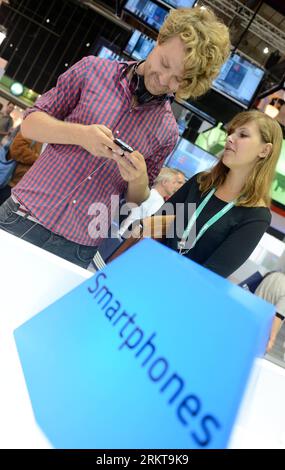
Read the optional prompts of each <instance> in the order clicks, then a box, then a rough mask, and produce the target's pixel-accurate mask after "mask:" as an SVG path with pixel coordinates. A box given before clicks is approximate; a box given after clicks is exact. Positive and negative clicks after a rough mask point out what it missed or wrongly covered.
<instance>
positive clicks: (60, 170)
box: [12, 56, 178, 246]
mask: <svg viewBox="0 0 285 470" xmlns="http://www.w3.org/2000/svg"><path fill="white" fill-rule="evenodd" d="M126 67H127V64H126V63H120V62H112V61H109V60H106V59H100V58H97V57H94V56H89V57H85V58H84V59H82V60H81V61H80V62H78V63H77V64H75V65H74V66H73V67H71V68H70V69H69V70H68V71H67V72H65V73H64V74H63V75H61V76H60V77H59V79H58V82H57V85H56V87H54V88H52V89H51V90H50V91H48V92H47V93H45V94H44V95H43V96H42V97H41V98H40V99H38V101H37V103H36V105H35V106H34V107H33V108H31V109H29V110H28V111H27V112H26V114H25V117H26V116H27V115H28V114H30V113H32V112H34V111H43V112H46V113H48V114H49V115H51V116H54V117H55V118H57V119H60V120H63V121H67V122H74V123H82V124H87V125H88V124H94V123H98V124H103V125H105V126H107V127H109V128H110V129H111V130H112V132H113V134H114V135H116V136H118V137H120V138H121V139H122V140H124V141H126V142H127V143H128V144H129V145H130V146H132V147H133V148H135V149H136V150H138V151H139V152H140V153H141V154H142V155H143V156H144V158H145V160H146V164H147V170H148V175H149V181H150V185H152V183H153V180H154V178H155V177H156V176H157V174H158V173H159V170H160V168H161V166H162V164H163V162H164V160H165V158H166V157H167V156H168V155H169V154H170V152H171V151H172V150H173V148H174V146H175V144H176V142H177V139H178V129H177V125H176V122H175V118H174V116H173V113H172V110H171V106H170V103H169V101H166V102H163V103H159V102H155V101H154V102H152V103H148V104H145V105H141V106H136V107H135V108H133V109H131V99H132V94H131V91H130V84H129V81H128V79H127V77H126V73H124V71H125V70H126ZM103 163H104V165H103V166H102V164H103ZM96 169H98V171H96V173H94V174H93V175H91V176H90V174H92V172H94V170H96ZM126 189H127V183H126V182H125V181H124V180H123V179H122V177H121V175H120V172H119V169H118V166H117V164H116V163H115V162H114V161H112V160H109V159H105V158H102V157H96V156H94V155H92V154H90V153H89V152H87V151H86V150H85V149H84V148H82V147H80V146H76V145H59V144H51V145H48V146H47V147H46V149H45V151H44V152H43V154H42V155H41V156H40V158H39V159H38V160H37V161H36V162H35V164H34V165H33V166H32V168H31V169H30V171H28V173H26V175H25V176H24V177H23V178H22V180H21V181H20V182H19V183H18V184H17V185H16V186H15V188H14V189H13V191H12V192H13V195H14V196H16V198H17V199H18V200H19V202H20V203H21V204H22V205H23V206H24V207H25V208H26V209H27V210H29V211H30V213H31V215H32V217H34V218H36V219H37V220H38V221H39V222H40V223H41V224H42V225H43V226H44V227H46V228H47V229H49V230H51V231H52V232H53V233H56V234H59V235H62V236H63V237H65V238H67V239H68V240H71V241H74V242H76V243H80V244H82V245H91V246H96V245H98V244H99V241H100V237H99V238H98V235H96V234H94V233H91V232H92V230H91V232H90V228H92V226H93V227H95V225H94V224H96V215H98V212H97V214H96V209H95V208H94V207H96V206H94V203H103V204H105V206H106V207H107V210H105V211H104V210H103V209H102V206H101V205H100V204H99V205H98V209H99V211H101V216H100V224H101V229H102V225H104V226H105V228H106V227H108V226H109V225H110V223H111V218H112V216H113V214H111V196H112V195H113V196H114V195H117V196H119V195H123V194H124V192H125V191H126ZM92 204H93V205H92ZM113 209H114V207H113ZM88 212H89V213H88ZM94 216H95V219H94ZM92 224H93V225H92ZM96 227H97V226H96ZM97 228H98V227H97Z"/></svg>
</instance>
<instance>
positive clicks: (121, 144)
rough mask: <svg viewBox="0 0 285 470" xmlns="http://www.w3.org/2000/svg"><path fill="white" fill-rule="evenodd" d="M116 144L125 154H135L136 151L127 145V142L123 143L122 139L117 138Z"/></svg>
mask: <svg viewBox="0 0 285 470" xmlns="http://www.w3.org/2000/svg"><path fill="white" fill-rule="evenodd" d="M114 142H115V144H117V145H118V146H119V147H120V148H121V149H122V150H124V151H125V152H130V153H132V152H134V149H133V148H132V147H130V146H129V145H128V144H126V143H125V142H123V141H122V140H121V139H118V138H116V139H115V140H114Z"/></svg>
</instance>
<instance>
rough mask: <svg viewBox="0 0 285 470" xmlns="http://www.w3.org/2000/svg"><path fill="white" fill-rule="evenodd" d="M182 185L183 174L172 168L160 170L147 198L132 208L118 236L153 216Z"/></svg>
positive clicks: (183, 180) (183, 181)
mask: <svg viewBox="0 0 285 470" xmlns="http://www.w3.org/2000/svg"><path fill="white" fill-rule="evenodd" d="M184 183H185V176H184V175H183V173H181V172H180V171H178V170H174V169H173V168H167V167H164V168H162V169H161V170H160V173H159V174H158V176H157V178H156V179H155V181H154V185H153V187H152V189H151V190H150V194H149V197H148V198H147V199H146V200H145V201H144V202H143V203H142V204H141V205H140V206H137V207H134V208H133V209H132V210H131V212H130V214H129V216H128V217H127V218H126V219H125V220H124V221H123V222H122V224H121V227H120V230H119V235H120V236H123V234H124V232H125V231H126V230H127V229H128V227H130V226H131V225H132V223H133V222H134V221H135V220H140V219H143V218H145V217H148V216H150V215H153V214H155V212H157V211H158V209H160V207H161V206H162V205H163V204H164V202H165V201H166V200H167V199H168V198H169V197H170V196H172V194H174V193H175V192H176V191H177V190H178V189H179V188H181V186H183V184H184Z"/></svg>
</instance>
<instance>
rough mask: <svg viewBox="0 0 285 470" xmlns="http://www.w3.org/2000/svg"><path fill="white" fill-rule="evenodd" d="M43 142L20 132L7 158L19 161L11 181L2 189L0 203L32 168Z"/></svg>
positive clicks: (0, 190)
mask: <svg viewBox="0 0 285 470" xmlns="http://www.w3.org/2000/svg"><path fill="white" fill-rule="evenodd" d="M41 148H42V144H41V143H39V142H35V141H33V140H30V139H25V138H24V137H23V136H22V134H21V132H18V133H17V134H16V136H15V138H14V140H13V142H12V144H11V146H10V148H9V151H8V155H7V160H10V159H12V160H15V161H16V162H17V166H16V169H15V171H14V174H13V176H12V179H11V180H10V181H9V183H8V184H7V185H6V186H4V187H3V188H1V189H0V205H1V204H3V202H4V201H6V199H8V198H9V197H10V195H11V189H12V188H13V187H14V186H15V185H16V184H17V183H18V182H19V181H20V179H21V178H22V177H23V176H24V174H25V173H27V171H28V170H29V169H30V168H31V166H32V165H33V163H34V162H35V161H36V159H37V158H38V156H39V155H40V153H41Z"/></svg>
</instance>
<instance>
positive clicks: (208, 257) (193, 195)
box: [157, 175, 271, 277]
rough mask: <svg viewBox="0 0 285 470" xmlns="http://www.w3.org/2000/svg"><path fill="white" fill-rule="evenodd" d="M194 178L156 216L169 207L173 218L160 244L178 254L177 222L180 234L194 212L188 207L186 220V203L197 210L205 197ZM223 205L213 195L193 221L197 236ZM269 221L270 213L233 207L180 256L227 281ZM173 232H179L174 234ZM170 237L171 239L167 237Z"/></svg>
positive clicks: (224, 204) (264, 210) (256, 209)
mask: <svg viewBox="0 0 285 470" xmlns="http://www.w3.org/2000/svg"><path fill="white" fill-rule="evenodd" d="M197 176H198V175H195V176H193V177H192V178H191V179H190V180H189V181H187V182H186V183H185V184H184V186H182V188H180V189H179V190H178V191H177V192H176V193H175V194H174V195H173V196H172V197H171V198H170V199H168V201H167V202H166V203H165V204H164V205H163V206H162V208H161V209H160V210H159V211H158V213H157V214H165V213H166V214H169V213H171V212H169V210H167V209H166V206H167V205H169V204H171V206H172V207H171V208H172V209H173V213H174V214H175V215H176V218H175V221H174V223H173V225H172V226H171V227H170V229H169V231H168V232H169V233H168V236H167V238H166V239H165V240H163V244H165V245H166V246H168V247H169V248H172V249H173V250H176V251H179V249H178V247H177V244H178V242H179V240H180V239H181V237H182V233H181V227H180V226H177V224H178V223H179V222H178V221H179V220H181V219H182V232H183V230H184V229H185V228H186V227H187V224H188V220H189V218H190V217H191V214H192V213H193V212H194V210H195V208H194V210H193V206H191V207H192V211H191V212H190V216H188V213H187V212H188V203H195V204H196V207H198V206H199V204H200V202H201V201H202V200H203V199H204V198H205V196H206V194H204V195H203V196H202V195H201V192H200V190H199V186H198V183H197ZM177 203H183V204H180V205H179V204H177ZM226 204H227V202H225V201H222V200H221V199H219V198H217V197H216V196H215V194H214V195H213V196H212V197H211V199H210V200H209V201H208V203H207V205H206V206H205V207H204V209H203V211H202V212H201V214H200V215H199V217H198V219H197V221H196V233H197V234H198V233H199V231H200V229H201V228H202V227H203V225H204V224H205V223H206V222H208V220H209V219H210V218H211V217H213V215H215V214H216V213H217V212H219V211H220V210H221V209H222V208H223V207H224V206H226ZM270 221H271V213H270V210H269V209H268V208H267V207H240V206H238V207H236V206H234V207H233V208H232V209H230V211H229V212H227V213H226V214H224V215H223V217H222V218H220V219H219V220H218V221H217V222H216V223H214V224H213V225H212V226H211V227H210V228H209V229H208V230H207V231H206V232H205V233H204V235H203V236H202V237H201V238H200V240H198V242H197V243H196V245H195V246H194V247H193V248H192V249H191V250H190V251H189V252H188V253H187V254H185V255H184V256H187V257H188V258H190V259H192V260H193V261H196V262H197V263H199V264H201V265H203V266H205V267H206V268H208V269H211V270H212V271H214V272H216V273H218V274H220V275H221V276H224V277H228V276H229V275H230V274H232V273H233V272H234V271H235V270H236V269H238V268H239V267H240V266H241V265H242V264H243V263H244V262H245V261H246V260H247V259H248V257H249V256H250V254H251V253H252V251H253V250H254V248H255V247H256V245H257V244H258V242H259V240H260V239H261V237H262V235H263V234H264V232H265V231H266V229H267V228H268V227H269V225H270ZM177 228H178V229H179V230H178V232H179V233H178V234H177ZM171 233H172V234H173V236H170V234H171ZM190 236H191V233H190Z"/></svg>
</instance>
